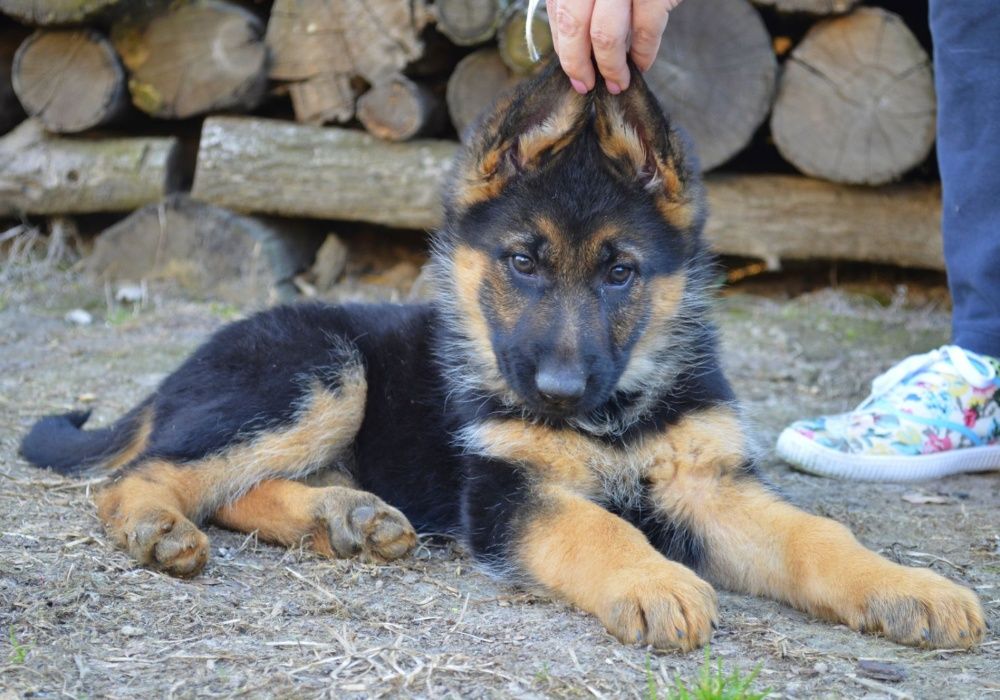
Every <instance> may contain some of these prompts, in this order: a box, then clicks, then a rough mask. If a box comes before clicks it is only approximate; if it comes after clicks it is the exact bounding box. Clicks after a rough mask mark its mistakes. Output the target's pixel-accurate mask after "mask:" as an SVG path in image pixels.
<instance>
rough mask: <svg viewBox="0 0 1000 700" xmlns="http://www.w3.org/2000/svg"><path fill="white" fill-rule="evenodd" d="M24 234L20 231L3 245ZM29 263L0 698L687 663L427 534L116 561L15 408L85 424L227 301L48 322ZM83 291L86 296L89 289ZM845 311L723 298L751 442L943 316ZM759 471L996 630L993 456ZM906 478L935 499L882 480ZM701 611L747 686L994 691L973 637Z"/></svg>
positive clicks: (842, 396)
mask: <svg viewBox="0 0 1000 700" xmlns="http://www.w3.org/2000/svg"><path fill="white" fill-rule="evenodd" d="M19 235H22V234H19ZM13 238H14V237H12V239H13ZM33 245H34V244H32V246H33ZM30 247H31V246H29V243H28V240H27V239H25V241H24V242H23V244H22V250H23V251H26V250H28V249H29V248H30ZM34 250H35V252H34V253H33V255H35V256H38V255H40V254H41V252H40V251H39V250H37V249H34ZM56 267H58V266H56ZM39 274H41V273H39ZM45 274H47V275H48V277H47V278H46V277H45V276H44V275H42V277H40V278H39V279H41V280H42V281H43V282H44V286H43V287H36V288H35V289H34V291H33V292H32V293H31V294H22V293H20V292H17V293H15V292H14V290H11V288H10V286H9V285H10V284H12V280H13V277H8V278H5V281H4V283H3V284H4V285H7V286H6V287H5V286H3V285H0V294H5V295H6V296H5V297H3V298H6V299H8V300H9V301H8V303H7V304H6V306H5V307H4V306H0V346H2V348H3V350H2V352H0V640H3V641H0V698H3V699H4V700H7V698H8V697H27V696H31V697H36V696H42V697H56V696H71V697H106V696H113V697H122V698H125V697H143V698H146V697H178V698H185V697H196V696H197V697H274V696H279V697H286V696H294V697H336V698H341V697H398V696H407V697H566V698H576V697H635V698H640V697H645V696H646V695H647V682H648V676H647V664H648V667H649V670H650V673H651V674H652V678H653V681H654V683H655V684H656V685H657V686H658V687H660V688H661V689H665V688H667V687H669V686H670V685H672V684H673V679H674V677H675V675H676V674H680V675H681V677H683V678H684V679H688V680H690V679H692V678H694V676H695V674H696V673H697V670H698V669H699V668H700V666H701V665H702V656H701V654H700V653H694V654H690V655H686V656H680V655H676V654H658V653H652V652H650V651H649V650H646V649H640V648H634V647H625V646H622V645H620V644H618V643H617V642H615V641H614V640H613V639H611V638H610V637H609V636H608V635H606V634H605V633H604V631H603V630H602V629H601V627H600V626H599V624H598V623H597V622H596V621H594V620H593V619H592V618H590V617H588V616H586V615H583V614H581V613H579V612H577V611H574V610H572V609H570V608H568V607H567V606H565V605H563V604H561V603H558V602H552V601H549V600H545V599H542V598H538V597H535V596H533V595H530V594H528V593H526V592H524V591H518V590H514V589H511V588H509V587H507V586H504V585H501V584H497V583H495V582H493V581H491V580H489V579H488V578H486V577H484V576H483V575H481V574H480V573H478V572H477V571H475V570H474V568H473V567H472V565H471V562H470V561H469V559H468V558H467V557H466V556H465V555H464V554H463V553H462V552H461V551H460V550H459V548H458V547H457V546H456V545H455V544H454V543H452V542H449V541H442V540H439V539H430V538H424V539H423V540H422V541H421V547H420V548H419V550H418V551H417V553H416V554H415V555H414V556H413V557H411V558H408V559H407V560H405V561H404V562H402V563H399V564H394V565H391V566H374V565H368V564H362V563H358V562H353V561H347V562H338V561H328V560H322V559H319V558H316V557H314V556H313V555H311V554H309V553H306V552H302V551H299V550H291V551H284V550H280V549H277V548H274V547H271V546H267V545H262V544H258V543H257V542H256V541H255V540H254V539H253V538H252V537H250V538H248V537H245V536H242V535H237V534H234V533H229V532H223V531H220V530H214V529H213V530H210V532H209V534H210V537H211V538H212V558H211V560H210V562H209V565H208V567H207V569H206V571H205V573H204V574H203V575H202V576H200V577H198V578H197V579H195V580H193V581H177V580H174V579H171V578H169V577H166V576H163V575H160V574H157V573H155V572H151V571H148V570H144V569H141V568H135V567H134V566H133V565H132V563H131V562H130V561H129V560H128V558H127V557H126V556H125V555H124V554H123V553H121V552H119V551H116V550H115V549H114V548H113V547H112V546H111V545H110V544H109V543H108V542H107V540H106V538H105V536H104V534H103V533H102V531H101V529H100V527H99V524H98V522H97V520H96V518H95V515H94V509H93V506H92V504H91V502H90V498H89V492H90V490H91V489H92V488H93V487H94V486H95V483H93V482H76V481H70V480H65V479H62V478H60V477H57V476H55V475H53V474H50V473H45V472H39V471H36V470H33V469H32V468H30V467H29V466H27V465H26V464H25V463H24V462H23V461H22V460H21V459H20V458H18V457H17V455H16V444H17V440H18V437H19V435H21V434H22V433H23V431H24V429H25V428H26V427H27V426H28V425H29V423H30V421H31V419H32V418H33V417H35V416H37V415H39V414H42V413H46V412H52V411H60V410H64V409H66V408H68V407H71V406H75V405H80V404H81V403H88V404H91V403H92V405H94V406H95V408H96V411H95V421H96V422H106V421H108V420H110V419H111V418H112V417H114V416H115V415H116V414H118V413H119V412H120V411H122V410H124V409H125V408H127V407H129V406H130V405H131V404H132V403H133V402H134V401H136V400H137V399H138V398H140V397H141V396H142V395H143V394H144V393H145V392H147V391H149V390H150V389H151V388H152V387H153V386H155V384H156V382H157V381H158V380H159V378H161V377H162V376H163V374H164V373H165V372H167V371H169V370H170V369H171V368H172V367H173V366H174V365H175V364H176V363H177V362H178V361H179V360H180V359H181V358H182V357H183V356H184V354H185V353H186V352H188V351H189V350H190V349H191V348H192V347H193V346H194V345H196V344H197V343H198V342H199V341H200V340H201V339H202V338H203V337H204V336H205V334H206V333H208V332H209V331H210V330H212V329H213V328H215V327H217V326H218V325H220V324H221V323H222V322H223V320H224V318H225V319H228V318H229V317H231V315H232V314H231V313H228V312H227V313H225V314H223V313H220V311H219V308H218V307H214V306H213V305H211V304H193V303H187V302H183V301H180V300H177V299H172V298H163V297H161V296H160V295H158V294H154V295H153V296H154V300H155V301H154V303H152V304H150V305H149V307H147V308H145V309H143V310H142V311H141V313H139V314H138V315H137V316H135V317H129V318H127V319H124V320H122V321H121V322H118V323H110V324H109V323H101V322H100V320H101V319H100V318H99V319H98V322H95V323H94V324H93V325H91V326H84V327H78V326H71V325H69V324H66V323H65V322H64V321H63V320H62V313H63V311H62V309H65V308H67V307H70V308H72V307H73V306H76V305H78V304H79V301H80V294H81V293H84V292H81V291H80V290H81V289H83V288H81V287H79V286H77V282H76V281H75V280H73V279H72V278H71V277H67V276H66V275H64V274H63V273H57V272H53V271H51V270H50V271H49V272H47V273H45ZM86 293H88V294H91V295H93V296H94V297H95V299H96V300H97V302H95V303H99V301H100V298H101V296H102V295H101V292H100V290H90V291H89V292H86ZM852 308H854V307H852V305H851V302H849V301H845V300H844V299H839V300H837V301H836V303H833V302H831V301H830V299H829V298H827V297H820V298H817V299H815V300H810V299H808V298H807V299H802V300H799V301H796V302H792V303H786V304H778V303H776V302H772V301H767V300H761V299H754V298H749V297H733V298H730V299H728V300H726V302H725V305H724V311H723V313H722V315H721V319H722V322H723V326H724V331H725V339H726V343H727V346H728V347H729V348H730V349H735V348H737V347H738V348H739V353H738V354H735V353H731V354H729V355H727V364H728V365H729V369H730V373H731V374H732V375H733V377H734V378H735V379H736V383H737V386H738V389H739V391H740V393H741V394H742V395H743V396H744V397H745V398H746V399H747V401H748V403H749V407H750V409H751V415H752V416H753V417H754V418H755V420H756V421H757V422H758V424H759V426H760V430H761V433H762V436H763V442H764V443H765V444H767V443H769V442H770V441H771V440H772V439H773V436H774V434H775V432H776V431H777V429H778V428H779V427H780V426H781V425H782V424H784V423H785V422H786V421H787V420H789V419H791V418H793V417H795V416H797V415H799V414H802V413H813V412H816V411H818V410H820V409H839V408H842V407H845V406H849V405H850V404H851V403H853V402H855V401H857V400H858V399H859V398H860V397H861V396H863V395H864V393H865V390H866V387H865V385H864V384H865V382H866V381H867V379H868V378H870V377H871V376H872V375H873V374H875V373H876V372H877V371H879V370H881V369H883V368H884V367H885V366H886V365H887V364H888V363H889V362H891V361H892V360H894V359H897V358H898V356H899V355H900V354H904V353H906V352H912V351H917V350H925V349H927V347H928V346H930V345H934V344H937V343H939V342H941V341H943V340H944V338H945V334H946V332H947V318H946V316H944V315H943V314H940V313H937V314H936V315H935V313H933V312H932V313H930V314H928V313H927V312H911V311H907V310H906V309H904V308H894V309H890V310H888V311H886V312H884V313H883V314H882V315H879V312H878V310H877V309H873V308H869V307H868V306H865V307H864V308H863V309H861V311H860V312H858V313H853V312H852ZM918 313H919V317H918V316H917V314H918ZM915 320H916V321H919V324H915V326H916V327H915V329H911V328H908V327H907V324H908V323H909V322H910V321H915ZM766 471H767V472H768V474H769V475H770V476H771V477H772V479H773V480H774V481H775V482H776V483H777V484H778V485H779V487H781V488H782V489H784V490H785V491H786V492H787V493H788V494H789V496H790V497H791V498H792V499H793V500H795V501H797V502H798V503H800V504H802V505H804V506H805V507H807V508H810V509H811V510H813V511H816V512H825V513H828V514H831V515H833V516H836V517H838V518H839V519H841V520H843V521H845V522H846V523H847V524H849V525H850V526H851V527H852V528H854V529H855V530H856V531H857V532H858V533H859V535H860V537H861V538H862V539H863V540H864V541H865V542H866V543H867V544H868V545H869V546H872V547H873V548H875V549H881V550H883V551H884V552H885V553H886V554H888V555H890V556H894V557H896V558H898V559H900V560H902V561H905V562H906V563H910V564H914V565H927V566H932V567H933V568H935V569H937V570H938V571H940V572H942V573H944V574H945V575H948V576H951V577H953V578H956V579H958V580H961V581H964V582H966V583H968V584H969V585H972V586H974V587H975V588H976V589H977V590H978V592H979V593H980V595H981V596H982V598H983V600H984V602H985V604H986V607H987V611H988V615H989V617H990V619H991V622H992V624H993V628H994V629H1000V551H998V549H997V542H998V541H1000V475H997V474H986V475H979V476H969V477H958V478H955V479H950V480H947V481H941V482H934V483H930V484H926V485H922V486H920V487H917V488H915V487H913V486H908V487H904V486H895V485H879V486H872V485H858V484H850V483H841V482H831V481H823V480H817V479H812V478H809V477H805V476H803V475H799V474H795V473H792V472H789V471H787V470H786V469H785V468H784V467H783V466H781V465H778V464H774V463H769V464H767V465H766ZM914 490H921V491H923V492H926V493H929V494H938V495H944V496H945V498H944V499H943V500H945V503H943V504H933V505H918V504H914V503H911V502H909V501H906V500H903V499H902V498H901V496H903V495H904V494H906V493H908V492H911V491H914ZM721 608H722V627H721V629H720V630H719V631H718V632H717V633H716V635H715V638H714V640H713V653H714V654H718V655H719V656H720V657H721V658H722V659H724V663H725V665H726V666H725V667H726V669H727V670H729V669H741V670H742V671H743V672H744V673H745V672H748V671H749V670H750V669H752V668H754V667H755V666H757V665H758V664H760V665H761V673H760V677H759V682H758V687H759V688H764V687H770V688H772V689H773V690H774V691H775V695H774V696H773V697H808V698H811V697H818V696H823V695H832V696H841V697H843V696H846V697H857V696H863V695H866V694H869V695H870V696H872V697H903V696H908V697H983V696H984V695H985V694H987V693H990V692H997V691H1000V642H998V640H997V638H996V637H995V636H992V635H991V636H989V637H988V638H987V640H986V644H985V645H984V646H983V648H982V649H981V650H980V651H978V652H975V653H972V654H965V653H956V652H950V651H947V650H945V651H938V652H921V651H917V650H911V649H904V648H902V647H898V646H895V645H893V644H889V643H886V642H884V641H882V640H878V639H873V638H870V637H861V636H859V635H856V634H854V633H853V632H850V631H849V630H846V629H844V628H843V627H837V626H832V625H828V624H824V623H821V622H817V621H813V620H810V619H808V618H807V617H806V616H804V615H801V614H799V613H796V612H793V611H791V610H788V609H787V608H785V607H783V606H781V605H778V604H775V603H771V602H767V601H760V600H752V599H748V598H744V597H741V596H733V595H729V594H722V596H721ZM862 658H876V659H881V660H887V661H890V662H892V663H894V664H897V665H899V666H900V667H902V668H903V669H904V670H905V672H906V679H905V680H904V681H902V682H900V683H889V682H884V681H879V680H874V679H871V678H867V677H865V676H864V675H863V674H861V673H859V671H858V660H859V659H862Z"/></svg>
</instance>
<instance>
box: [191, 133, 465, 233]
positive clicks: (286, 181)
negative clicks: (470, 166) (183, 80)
mask: <svg viewBox="0 0 1000 700" xmlns="http://www.w3.org/2000/svg"><path fill="white" fill-rule="evenodd" d="M455 148H456V144H455V143H454V142H450V141H433V140H416V141H410V142H407V143H388V142H385V141H380V140H378V139H376V138H375V137H373V136H371V135H369V134H366V133H364V132H362V131H352V130H346V129H337V128H321V127H315V126H305V125H299V124H293V123H289V122H283V121H277V120H268V119H255V118H248V117H244V118H240V117H212V118H210V119H207V120H206V121H205V124H204V126H203V128H202V135H201V146H200V148H199V150H198V163H197V166H196V168H195V176H194V187H193V189H192V195H193V196H194V197H195V198H196V199H200V200H202V201H205V202H209V203H212V204H216V205H218V206H223V207H226V208H228V209H233V210H234V211H239V212H259V213H268V214H278V215H282V216H292V217H309V218H317V219H343V220H348V221H371V222H374V223H379V224H385V225H388V226H397V227H400V228H416V229H423V228H433V227H434V226H435V225H437V224H438V223H439V222H440V217H441V211H440V206H441V205H440V199H439V194H438V193H439V189H440V186H441V183H442V182H443V179H444V177H445V174H446V173H447V172H448V169H449V167H450V162H451V158H452V157H453V155H454V153H455Z"/></svg>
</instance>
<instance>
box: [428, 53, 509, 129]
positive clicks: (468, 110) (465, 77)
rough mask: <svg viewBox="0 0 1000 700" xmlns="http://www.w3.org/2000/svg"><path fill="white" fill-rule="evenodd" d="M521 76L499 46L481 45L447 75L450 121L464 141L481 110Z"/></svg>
mask: <svg viewBox="0 0 1000 700" xmlns="http://www.w3.org/2000/svg"><path fill="white" fill-rule="evenodd" d="M519 79H520V78H519V77H518V76H517V75H515V74H514V72H513V71H511V70H510V68H508V67H507V64H505V63H504V62H503V60H502V59H501V58H500V54H499V53H498V52H497V51H496V49H480V50H479V51H476V52H474V53H471V54H469V55H468V56H466V57H465V58H463V59H462V60H461V61H459V63H458V65H457V66H455V70H454V71H453V72H452V74H451V77H450V78H449V79H448V90H447V94H446V99H447V102H448V114H449V115H450V116H451V122H452V124H454V125H455V131H457V132H458V134H459V136H461V137H462V140H463V141H464V140H466V138H467V137H468V135H469V134H468V130H469V127H470V126H471V125H472V124H473V123H474V122H475V121H476V118H477V117H478V116H479V115H480V113H482V111H483V110H485V109H486V108H487V107H489V106H490V105H492V104H493V102H494V100H496V98H497V96H498V95H500V94H501V93H502V92H504V91H505V90H507V89H509V88H510V87H511V86H512V85H515V84H516V83H517V82H518V80H519Z"/></svg>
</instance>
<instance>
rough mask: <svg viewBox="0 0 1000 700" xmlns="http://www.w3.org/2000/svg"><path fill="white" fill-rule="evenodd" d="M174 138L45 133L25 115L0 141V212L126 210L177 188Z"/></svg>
mask: <svg viewBox="0 0 1000 700" xmlns="http://www.w3.org/2000/svg"><path fill="white" fill-rule="evenodd" d="M177 150H178V145H177V140H176V139H174V138H114V139H100V140H95V139H80V138H68V137H58V136H50V135H48V134H46V133H45V130H44V129H43V128H42V124H41V122H39V121H38V120H35V119H29V120H27V121H25V122H24V123H23V124H21V125H20V126H19V127H17V128H16V129H14V131H12V132H10V133H9V134H7V135H6V136H4V137H3V138H2V139H0V216H15V215H19V214H86V213H93V212H113V211H131V210H133V209H135V208H137V207H141V206H142V205H144V204H148V203H149V202H156V201H159V200H160V199H161V198H162V197H163V195H164V194H166V193H168V192H171V191H172V190H174V189H175V188H176V186H177V183H178V181H179V174H178V172H177V166H176V158H177Z"/></svg>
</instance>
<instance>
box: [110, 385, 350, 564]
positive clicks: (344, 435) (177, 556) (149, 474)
mask: <svg viewBox="0 0 1000 700" xmlns="http://www.w3.org/2000/svg"><path fill="white" fill-rule="evenodd" d="M366 390H367V387H366V382H365V378H364V373H363V370H362V369H361V367H360V366H355V365H351V366H349V367H348V368H347V370H345V373H344V375H343V376H342V377H341V385H340V387H339V389H338V390H337V391H336V392H333V391H330V390H329V389H327V388H325V387H324V386H322V385H321V384H319V382H316V383H315V384H314V385H313V387H312V390H311V391H310V394H309V397H308V399H307V400H306V401H305V403H304V404H303V406H302V408H301V409H300V411H299V413H298V415H297V416H296V419H295V421H294V422H293V423H292V424H291V425H290V426H288V427H285V428H282V429H280V430H276V431H273V432H264V433H263V434H262V435H260V436H258V437H257V438H256V439H254V440H251V441H249V442H246V443H240V444H238V445H237V446H235V447H233V448H230V449H228V450H225V451H224V452H221V453H219V454H215V455H212V456H209V457H206V458H204V459H201V460H197V461H195V462H191V463H186V464H183V465H177V464H172V463H169V462H165V461H162V460H150V461H147V462H145V463H140V464H138V465H136V466H135V467H133V468H131V469H129V471H128V472H126V473H125V474H124V475H123V476H122V477H121V478H119V479H118V480H116V481H115V482H114V483H112V484H111V485H109V486H107V487H105V488H104V489H102V490H101V491H100V492H99V493H98V495H97V498H96V500H97V504H98V516H99V517H100V519H101V521H102V522H103V523H104V525H105V528H106V529H107V530H108V532H109V534H111V536H112V538H113V539H114V540H115V541H116V542H117V543H118V544H119V545H120V546H122V547H124V548H126V549H128V550H129V551H130V552H132V554H133V556H135V557H136V559H138V560H139V561H140V562H142V563H147V564H153V565H156V566H159V567H160V568H162V569H164V570H167V571H170V572H171V573H174V574H176V575H181V576H188V575H193V574H194V573H197V571H198V570H200V569H201V567H202V566H203V565H204V563H205V559H206V558H207V543H208V541H207V538H205V536H204V534H203V533H201V532H200V531H199V530H198V529H197V527H196V526H195V525H194V523H193V522H192V520H194V521H200V520H201V519H203V518H204V517H205V516H207V515H209V514H211V513H213V512H215V511H216V510H217V509H218V508H219V507H220V506H222V505H224V504H226V503H228V502H231V501H232V500H234V499H236V498H238V497H239V496H241V495H242V494H244V493H246V492H247V491H248V490H249V489H251V488H252V487H253V486H254V485H256V484H257V483H259V482H261V481H264V480H266V479H269V478H274V477H292V478H295V477H303V476H306V475H307V474H309V473H310V472H312V471H315V470H317V469H319V468H321V467H323V466H326V465H328V464H330V463H331V462H333V461H334V460H335V459H336V458H337V457H338V456H339V455H340V454H341V452H342V451H343V450H344V448H345V447H346V446H347V445H349V444H350V442H351V440H352V439H353V437H354V435H355V433H357V430H358V428H359V427H360V425H361V420H362V418H363V417H364V406H365V393H366ZM177 539H182V540H184V542H186V544H185V545H184V546H183V547H181V546H179V545H178V546H174V545H172V544H171V545H170V546H169V547H168V543H170V542H173V541H174V540H177ZM161 540H162V542H161ZM175 550H177V551H176V552H175Z"/></svg>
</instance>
